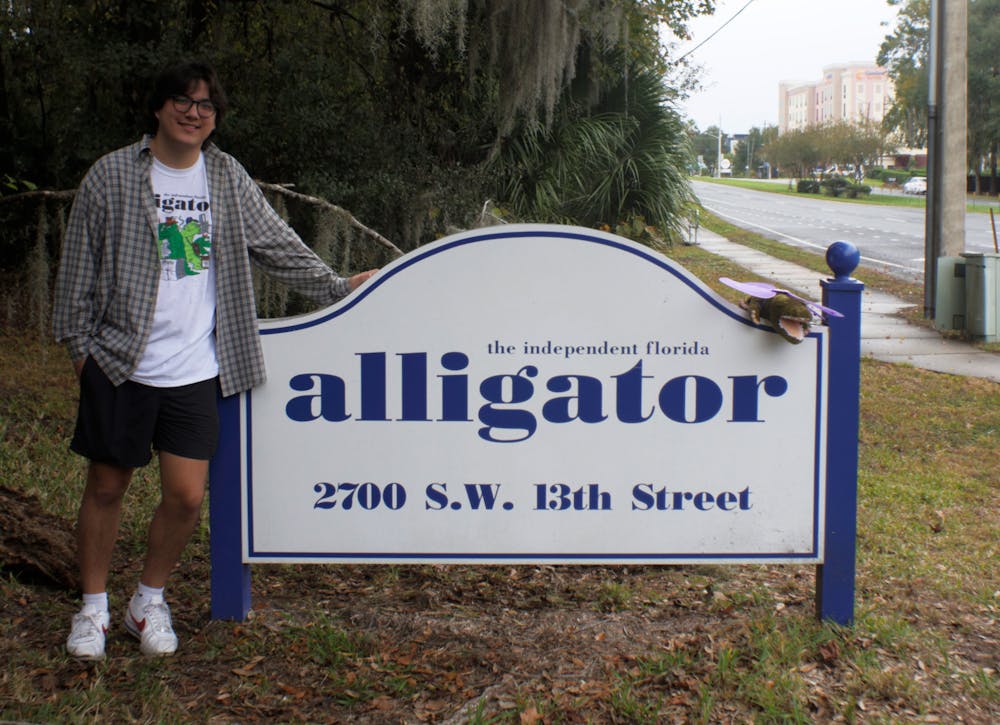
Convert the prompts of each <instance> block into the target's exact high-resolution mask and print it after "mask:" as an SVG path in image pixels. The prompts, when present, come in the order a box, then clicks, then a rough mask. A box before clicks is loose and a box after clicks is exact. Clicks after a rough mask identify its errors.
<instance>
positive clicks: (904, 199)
mask: <svg viewBox="0 0 1000 725" xmlns="http://www.w3.org/2000/svg"><path fill="white" fill-rule="evenodd" d="M695 180H696V181H705V182H708V183H712V184H722V185H725V186H737V187H739V188H741V189H752V190H754V191H766V192H768V193H770V194H785V195H789V196H798V197H806V198H809V197H818V198H822V199H825V200H828V201H837V202H843V203H846V204H877V205H879V206H901V207H914V208H917V209H923V208H924V207H925V206H926V204H927V197H925V196H921V195H916V194H904V193H903V192H902V191H892V192H890V193H888V194H871V195H869V196H862V197H858V198H856V199H847V198H845V197H831V196H827V195H825V194H799V193H798V192H797V191H796V190H795V180H794V179H792V180H790V181H789V180H787V179H786V180H785V181H786V182H787V183H778V182H775V181H759V180H756V179H716V178H714V177H710V176H698V177H695ZM789 183H791V184H792V186H791V188H789ZM865 184H867V185H868V186H871V187H881V186H882V183H881V182H878V181H870V180H866V181H865ZM992 202H993V203H991V199H990V198H989V197H986V198H979V197H977V196H975V195H971V194H970V195H969V197H968V202H967V204H966V210H967V211H970V212H977V213H982V214H988V213H989V210H990V208H991V207H992V208H994V209H995V208H996V203H995V200H992Z"/></svg>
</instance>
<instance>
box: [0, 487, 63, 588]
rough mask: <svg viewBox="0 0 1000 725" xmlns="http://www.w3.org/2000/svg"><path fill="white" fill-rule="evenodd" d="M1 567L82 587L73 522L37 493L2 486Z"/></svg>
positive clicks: (60, 583)
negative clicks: (56, 512)
mask: <svg viewBox="0 0 1000 725" xmlns="http://www.w3.org/2000/svg"><path fill="white" fill-rule="evenodd" d="M0 568H4V569H10V570H12V571H15V572H17V573H23V574H25V575H27V576H28V577H35V578H40V579H44V580H47V581H49V582H51V583H54V584H57V585H60V586H63V587H66V588H67V589H74V590H75V589H79V586H80V578H79V573H78V572H77V567H76V540H75V536H74V533H73V525H72V523H70V522H69V521H67V520H65V519H62V518H60V517H58V516H54V515H52V514H49V513H46V512H45V511H42V506H41V502H40V501H39V500H38V498H36V497H35V496H30V495H28V494H26V493H23V492H21V491H15V490H14V489H10V488H6V487H4V486H0Z"/></svg>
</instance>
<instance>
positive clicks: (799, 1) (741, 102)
mask: <svg viewBox="0 0 1000 725" xmlns="http://www.w3.org/2000/svg"><path fill="white" fill-rule="evenodd" d="M741 8H742V9H743V10H742V12H740V10H741ZM896 12H897V8H893V7H890V6H889V5H887V4H886V2H885V0H749V3H748V0H718V7H717V9H716V11H715V14H714V15H711V16H705V17H700V18H696V19H695V20H694V21H693V22H692V23H691V24H690V30H691V34H692V40H691V41H690V42H684V43H680V44H679V45H678V46H677V53H678V56H677V57H679V56H680V55H683V54H684V53H687V52H688V51H690V50H692V49H693V48H695V46H697V45H698V44H699V43H701V42H702V41H706V39H707V38H708V37H709V36H710V35H712V33H714V32H715V31H716V30H718V31H719V32H718V34H717V35H715V36H714V37H713V38H711V39H710V40H707V41H706V42H705V44H704V45H702V46H701V47H700V48H698V49H697V50H694V52H692V53H691V55H690V56H689V60H691V61H693V62H694V63H695V64H697V65H700V66H702V67H703V72H702V75H701V81H702V84H703V85H704V88H703V89H702V90H701V91H698V92H696V93H695V94H694V95H693V96H692V97H691V98H690V99H688V100H687V101H686V102H685V103H683V104H682V105H681V111H682V112H683V113H684V114H685V115H686V116H687V117H688V118H691V119H692V120H694V122H695V123H696V124H697V125H698V128H700V129H706V128H708V127H709V126H718V125H719V124H720V119H721V125H722V130H723V131H724V132H725V133H729V134H733V133H746V132H747V131H749V130H750V128H751V127H753V126H762V125H764V124H768V125H777V123H778V83H780V82H781V81H785V80H794V81H818V80H819V79H820V78H821V77H822V72H823V68H824V67H825V66H828V65H833V64H835V63H846V62H849V61H869V62H875V56H876V55H877V54H878V49H879V46H880V45H881V43H882V40H883V39H884V37H885V36H886V35H888V34H891V33H892V28H893V24H894V21H895V18H896ZM737 13H739V14H738V15H737ZM734 16H735V17H734ZM731 18H732V20H731V22H729V23H728V24H726V21H729V20H730V19H731ZM883 22H885V23H888V24H887V25H882V23H883ZM724 24H725V27H723V25H724ZM720 28H721V30H720Z"/></svg>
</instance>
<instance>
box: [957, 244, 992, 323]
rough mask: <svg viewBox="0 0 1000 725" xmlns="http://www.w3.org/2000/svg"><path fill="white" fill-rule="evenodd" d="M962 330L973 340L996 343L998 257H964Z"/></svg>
mask: <svg viewBox="0 0 1000 725" xmlns="http://www.w3.org/2000/svg"><path fill="white" fill-rule="evenodd" d="M962 256H963V257H964V258H965V329H966V330H967V331H968V333H969V337H971V338H972V339H973V340H981V341H983V342H996V341H997V340H998V339H1000V335H998V331H997V323H998V318H1000V254H969V253H967V254H963V255H962Z"/></svg>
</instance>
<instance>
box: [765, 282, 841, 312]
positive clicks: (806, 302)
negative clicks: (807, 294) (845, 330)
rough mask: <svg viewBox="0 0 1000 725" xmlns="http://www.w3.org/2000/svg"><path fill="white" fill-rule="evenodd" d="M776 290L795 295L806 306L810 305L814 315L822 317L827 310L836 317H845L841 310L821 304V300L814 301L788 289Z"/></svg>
mask: <svg viewBox="0 0 1000 725" xmlns="http://www.w3.org/2000/svg"><path fill="white" fill-rule="evenodd" d="M775 291H776V292H780V293H782V294H786V295H788V296H789V297H793V298H795V299H797V300H798V301H799V302H801V303H802V304H804V305H805V306H806V307H808V308H809V309H810V310H812V313H813V314H814V315H816V316H817V317H822V316H823V315H822V314H821V313H823V312H825V313H826V314H828V315H833V316H834V317H843V315H842V314H840V313H839V312H837V311H836V310H835V309H833V308H832V307H827V306H825V305H821V304H820V303H819V302H813V301H812V300H807V299H806V298H804V297H799V296H798V295H797V294H794V293H792V292H789V291H788V290H784V289H779V290H775Z"/></svg>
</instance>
